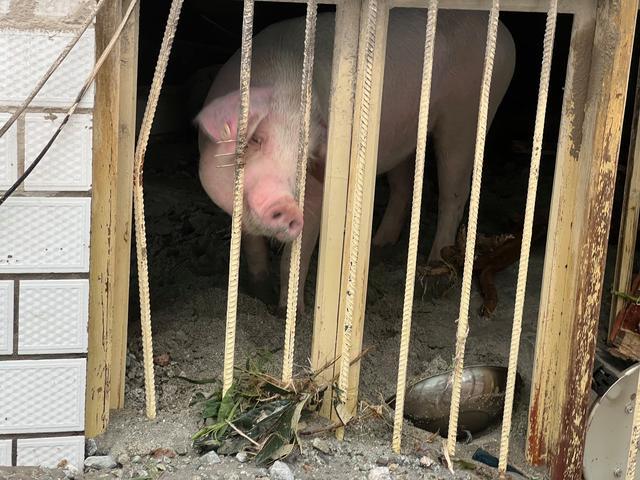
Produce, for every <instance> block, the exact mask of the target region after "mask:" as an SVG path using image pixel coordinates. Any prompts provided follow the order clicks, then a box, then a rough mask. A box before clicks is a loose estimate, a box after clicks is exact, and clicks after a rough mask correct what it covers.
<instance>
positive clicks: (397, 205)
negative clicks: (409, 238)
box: [372, 161, 413, 248]
mask: <svg viewBox="0 0 640 480" xmlns="http://www.w3.org/2000/svg"><path fill="white" fill-rule="evenodd" d="M412 167H413V162H411V161H404V162H402V163H400V164H399V165H398V166H396V167H394V168H393V169H391V170H390V171H389V172H388V173H387V181H388V182H389V202H388V203H387V208H386V210H385V212H384V216H383V217H382V221H381V222H380V226H379V227H378V230H377V231H376V234H375V236H374V237H373V241H372V244H373V247H374V248H384V247H388V246H391V245H395V244H396V243H397V242H398V239H399V238H400V234H401V233H402V229H403V228H404V225H405V222H406V220H407V213H408V209H409V205H410V202H411V185H412V183H411V178H412V174H413V170H412Z"/></svg>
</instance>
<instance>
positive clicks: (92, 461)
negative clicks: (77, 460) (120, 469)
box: [84, 455, 118, 470]
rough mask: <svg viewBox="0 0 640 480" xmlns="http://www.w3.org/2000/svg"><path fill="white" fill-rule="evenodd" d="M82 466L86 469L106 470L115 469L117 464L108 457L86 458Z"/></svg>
mask: <svg viewBox="0 0 640 480" xmlns="http://www.w3.org/2000/svg"><path fill="white" fill-rule="evenodd" d="M84 466H85V467H87V468H94V469H96V470H103V469H104V470H108V469H111V468H116V467H117V466H118V464H117V462H116V461H115V460H114V459H113V457H112V456H110V455H102V456H93V457H87V458H86V459H85V461H84Z"/></svg>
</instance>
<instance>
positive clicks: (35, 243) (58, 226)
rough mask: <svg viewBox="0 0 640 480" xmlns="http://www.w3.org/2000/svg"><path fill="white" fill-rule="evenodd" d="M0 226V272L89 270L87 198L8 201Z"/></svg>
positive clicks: (0, 212) (88, 209)
mask: <svg viewBox="0 0 640 480" xmlns="http://www.w3.org/2000/svg"><path fill="white" fill-rule="evenodd" d="M0 225H2V228H1V229H0V273H6V272H88V271H89V231H90V226H91V199H90V198H10V199H9V200H8V201H7V202H6V203H5V204H4V205H2V208H0Z"/></svg>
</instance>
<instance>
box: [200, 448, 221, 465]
mask: <svg viewBox="0 0 640 480" xmlns="http://www.w3.org/2000/svg"><path fill="white" fill-rule="evenodd" d="M221 462H222V460H220V457H219V456H218V454H217V453H216V452H214V451H213V450H211V451H210V452H209V453H205V454H204V455H202V456H201V457H200V464H201V465H215V464H216V463H221Z"/></svg>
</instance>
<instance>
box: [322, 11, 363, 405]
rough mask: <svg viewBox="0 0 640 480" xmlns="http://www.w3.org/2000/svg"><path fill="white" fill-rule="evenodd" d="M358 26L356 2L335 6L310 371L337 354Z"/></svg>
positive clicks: (326, 374) (331, 373)
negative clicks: (339, 297)
mask: <svg viewBox="0 0 640 480" xmlns="http://www.w3.org/2000/svg"><path fill="white" fill-rule="evenodd" d="M359 24H360V0H347V1H345V2H342V3H341V4H339V5H338V6H337V9H336V27H335V28H336V30H335V43H334V51H333V75H332V78H331V95H330V99H331V100H330V105H329V131H328V149H327V163H326V168H325V180H324V193H323V196H324V197H323V209H322V226H321V230H320V244H319V251H318V274H317V282H316V301H315V310H314V312H315V317H314V324H313V339H312V343H311V364H312V367H313V368H314V369H315V370H319V369H322V368H323V367H324V366H326V365H327V364H329V363H330V362H332V361H333V360H334V359H335V358H336V357H337V356H338V354H339V351H338V337H339V333H338V302H337V301H336V299H337V298H338V296H339V294H340V280H341V272H342V255H339V254H337V252H342V250H343V248H344V228H345V220H346V217H345V212H346V210H347V186H348V181H349V157H350V154H351V136H352V129H353V107H354V91H355V86H356V67H357V65H356V64H357V55H358V33H359V31H360V29H359V28H358V26H359ZM337 372H338V370H337V367H336V365H335V364H334V365H333V366H332V367H331V368H327V369H325V370H323V372H322V373H321V375H320V377H319V381H321V382H331V381H332V379H333V378H334V377H335V375H336V374H337ZM332 396H333V389H332V388H329V389H327V392H326V394H325V399H324V402H323V404H322V411H321V413H322V414H323V415H324V416H326V417H331V416H332V415H333V409H332V408H331V398H332Z"/></svg>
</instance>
